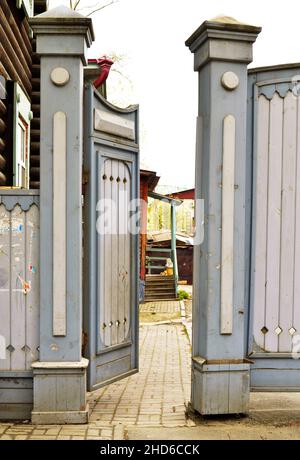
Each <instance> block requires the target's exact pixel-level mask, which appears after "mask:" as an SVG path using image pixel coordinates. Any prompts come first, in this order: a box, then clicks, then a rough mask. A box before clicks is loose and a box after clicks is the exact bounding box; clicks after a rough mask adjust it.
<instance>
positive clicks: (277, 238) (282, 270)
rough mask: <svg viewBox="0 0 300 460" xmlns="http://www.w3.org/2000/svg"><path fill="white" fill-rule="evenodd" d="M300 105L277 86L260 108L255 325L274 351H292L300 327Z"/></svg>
mask: <svg viewBox="0 0 300 460" xmlns="http://www.w3.org/2000/svg"><path fill="white" fill-rule="evenodd" d="M299 105H300V99H299V98H296V97H295V96H294V95H293V94H292V92H291V91H288V92H287V93H286V94H285V95H284V97H282V96H281V95H280V94H279V93H278V92H275V93H274V95H273V96H272V98H267V97H265V95H263V94H262V95H260V96H259V97H258V101H257V109H256V110H257V123H256V125H257V126H256V149H255V150H256V156H255V160H256V164H255V182H254V185H255V190H256V196H255V198H254V229H253V231H254V238H255V240H254V241H255V249H254V260H253V262H254V267H255V269H254V294H253V301H254V307H253V308H254V324H253V327H254V340H255V343H256V346H257V347H258V349H260V350H261V351H267V352H274V353H277V352H281V353H290V352H291V351H292V337H293V334H294V333H296V332H297V333H299V331H300V313H299V312H300V307H299V302H300V290H299V276H300V264H299V260H300V254H299V247H300V194H299V193H300V188H299V184H300V152H299V139H300V137H299V135H300V118H299V115H300V106H299ZM257 351H258V350H257Z"/></svg>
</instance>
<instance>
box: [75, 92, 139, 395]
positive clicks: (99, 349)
mask: <svg viewBox="0 0 300 460" xmlns="http://www.w3.org/2000/svg"><path fill="white" fill-rule="evenodd" d="M84 157H85V164H84V178H85V199H84V208H85V212H84V216H85V218H84V267H85V268H84V278H83V280H84V281H83V284H84V331H85V343H86V349H85V353H86V357H87V358H89V360H90V364H89V372H88V389H89V390H94V389H96V388H99V387H100V386H103V385H106V384H108V383H111V382H112V381H115V380H118V379H120V378H124V377H127V376H128V375H130V374H132V373H134V372H137V369H138V234H139V233H138V228H137V226H136V224H138V221H137V220H138V217H137V211H138V201H137V199H138V197H139V190H138V181H139V175H138V171H139V166H138V107H137V106H134V107H131V108H129V109H119V108H117V107H115V106H113V105H111V104H110V103H109V102H107V100H106V99H104V98H103V97H102V96H101V95H100V94H99V93H98V92H97V91H96V90H94V89H93V86H92V85H88V86H87V88H86V90H85V152H84Z"/></svg>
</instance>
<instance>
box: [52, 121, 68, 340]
mask: <svg viewBox="0 0 300 460" xmlns="http://www.w3.org/2000/svg"><path fill="white" fill-rule="evenodd" d="M66 168H67V119H66V114H65V113H63V112H57V113H55V114H54V117H53V235H54V238H53V335H54V336H57V337H65V336H66V333H67V306H66V294H67V265H66V264H67V250H66V237H67V236H66V229H67V222H66V201H67V193H66V177H67V174H66V173H67V171H66Z"/></svg>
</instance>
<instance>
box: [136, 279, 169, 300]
mask: <svg viewBox="0 0 300 460" xmlns="http://www.w3.org/2000/svg"><path fill="white" fill-rule="evenodd" d="M160 300H176V289H175V279H174V276H163V275H146V283H145V298H144V302H154V301H160Z"/></svg>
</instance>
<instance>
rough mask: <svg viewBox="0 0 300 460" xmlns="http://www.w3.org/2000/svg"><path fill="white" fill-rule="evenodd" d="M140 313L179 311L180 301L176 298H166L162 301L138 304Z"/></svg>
mask: <svg viewBox="0 0 300 460" xmlns="http://www.w3.org/2000/svg"><path fill="white" fill-rule="evenodd" d="M140 312H141V313H178V312H180V302H178V301H177V300H175V301H174V300H167V301H164V302H147V303H142V304H141V305H140Z"/></svg>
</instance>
